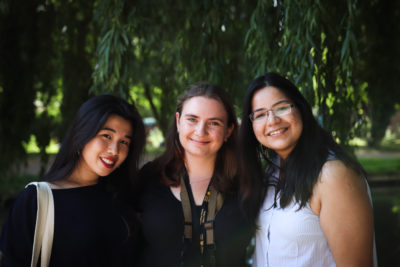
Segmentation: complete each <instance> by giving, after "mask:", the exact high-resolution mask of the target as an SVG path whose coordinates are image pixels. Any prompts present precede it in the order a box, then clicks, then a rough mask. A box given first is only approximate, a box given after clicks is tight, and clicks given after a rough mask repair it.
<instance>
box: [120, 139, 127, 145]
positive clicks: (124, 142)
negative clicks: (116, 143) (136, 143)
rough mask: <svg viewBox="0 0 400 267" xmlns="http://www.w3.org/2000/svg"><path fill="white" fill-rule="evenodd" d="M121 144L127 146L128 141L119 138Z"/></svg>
mask: <svg viewBox="0 0 400 267" xmlns="http://www.w3.org/2000/svg"><path fill="white" fill-rule="evenodd" d="M121 144H124V145H127V146H129V141H126V140H121Z"/></svg>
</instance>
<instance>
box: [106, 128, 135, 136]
mask: <svg viewBox="0 0 400 267" xmlns="http://www.w3.org/2000/svg"><path fill="white" fill-rule="evenodd" d="M102 130H106V131H110V132H113V133H116V132H117V131H115V130H114V129H113V128H109V127H104V128H103V129H102ZM125 137H126V138H128V139H132V136H130V135H125Z"/></svg>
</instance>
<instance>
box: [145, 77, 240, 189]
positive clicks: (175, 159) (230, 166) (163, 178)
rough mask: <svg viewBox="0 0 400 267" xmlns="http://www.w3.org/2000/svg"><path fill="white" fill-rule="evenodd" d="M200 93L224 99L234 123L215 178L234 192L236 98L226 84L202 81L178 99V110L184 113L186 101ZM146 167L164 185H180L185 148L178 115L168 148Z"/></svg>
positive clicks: (236, 170)
mask: <svg viewBox="0 0 400 267" xmlns="http://www.w3.org/2000/svg"><path fill="white" fill-rule="evenodd" d="M198 96H202V97H206V98H210V99H215V100H217V101H218V102H220V103H221V104H222V105H223V106H224V108H225V111H226V113H227V114H228V127H230V126H232V125H233V126H234V129H233V131H232V134H231V135H230V137H229V138H228V140H227V141H226V142H224V143H223V145H222V147H221V148H220V150H219V151H218V154H217V158H216V163H215V169H214V180H213V183H214V186H215V187H216V189H217V190H218V191H219V192H222V193H230V192H233V191H234V190H235V187H236V175H237V172H238V167H237V164H236V163H237V160H236V141H237V129H238V124H237V119H236V115H235V112H234V109H233V105H232V102H231V101H230V99H229V97H228V95H227V94H226V93H225V91H224V90H223V89H222V88H220V87H218V86H216V85H212V84H209V83H206V82H200V83H197V84H194V85H192V86H191V87H190V88H189V90H188V91H187V92H186V93H185V94H184V95H183V96H182V97H181V98H180V99H179V100H178V105H177V107H176V112H178V113H179V114H181V113H182V109H183V106H184V104H185V103H186V101H188V100H189V99H191V98H193V97H198ZM146 169H147V171H150V175H151V176H152V177H160V178H159V179H160V182H161V183H162V184H164V185H167V186H178V185H179V184H180V177H181V175H182V174H183V173H184V172H185V164H184V148H183V147H182V145H181V143H180V141H179V134H178V131H177V128H176V117H175V116H174V119H173V122H172V123H171V127H170V129H169V134H168V136H167V142H166V150H165V152H164V153H163V154H162V155H161V156H160V157H158V158H157V159H155V160H154V161H153V162H152V163H151V164H150V166H149V167H147V168H146ZM147 173H148V172H147Z"/></svg>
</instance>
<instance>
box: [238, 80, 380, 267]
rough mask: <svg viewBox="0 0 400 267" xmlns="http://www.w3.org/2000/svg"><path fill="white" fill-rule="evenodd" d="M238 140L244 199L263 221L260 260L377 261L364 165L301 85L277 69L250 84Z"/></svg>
mask: <svg viewBox="0 0 400 267" xmlns="http://www.w3.org/2000/svg"><path fill="white" fill-rule="evenodd" d="M239 143H240V145H239V147H240V168H241V175H240V176H239V177H240V179H241V194H242V204H243V205H244V210H245V211H246V212H247V215H248V216H249V217H250V218H251V220H252V221H253V222H254V225H256V227H257V234H256V248H255V253H254V257H253V266H280V267H281V266H373V264H376V256H375V249H374V231H373V214H372V205H371V196H370V192H369V188H368V184H367V182H366V180H365V173H364V171H363V168H362V167H361V165H360V164H359V163H358V162H357V161H356V160H355V159H354V158H352V157H351V156H349V155H348V154H347V153H346V152H345V151H344V150H343V149H342V148H341V147H340V146H339V145H338V144H337V143H336V142H335V140H334V139H333V138H332V136H331V135H330V134H329V133H328V132H327V131H325V130H324V129H323V128H322V127H321V126H320V125H319V124H318V123H317V121H316V119H315V118H314V116H313V114H312V110H311V107H310V105H309V104H308V103H307V101H306V99H305V98H304V97H303V96H302V94H301V93H300V91H299V90H298V89H297V87H296V86H295V85H293V84H292V83H291V82H290V81H288V80H287V79H285V78H284V77H282V76H280V75H278V74H275V73H267V74H265V75H263V76H260V77H258V78H256V79H255V80H254V81H253V82H252V83H251V84H250V86H249V88H248V89H247V93H246V97H245V100H244V107H243V116H242V126H241V129H240V134H239ZM263 165H267V169H266V171H264V170H263V168H262V166H263Z"/></svg>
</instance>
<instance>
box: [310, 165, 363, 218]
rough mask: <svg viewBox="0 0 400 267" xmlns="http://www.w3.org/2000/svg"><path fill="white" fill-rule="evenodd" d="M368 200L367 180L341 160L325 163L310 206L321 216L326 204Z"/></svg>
mask: <svg viewBox="0 0 400 267" xmlns="http://www.w3.org/2000/svg"><path fill="white" fill-rule="evenodd" d="M368 198H369V197H368V189H367V183H366V180H365V178H364V177H362V176H361V175H359V174H358V173H357V172H356V171H355V170H353V169H352V168H350V167H348V166H346V164H344V163H343V162H342V161H341V160H337V159H334V160H328V161H326V162H325V163H324V165H323V167H322V169H321V172H320V175H319V178H318V180H317V182H316V184H315V186H314V189H313V194H312V198H311V199H310V204H311V208H312V209H313V211H314V212H315V213H316V214H317V215H319V213H320V210H321V206H323V205H324V204H325V205H326V204H327V203H339V202H343V203H344V204H345V203H359V202H360V201H361V202H364V201H365V200H368ZM368 202H369V201H368Z"/></svg>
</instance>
